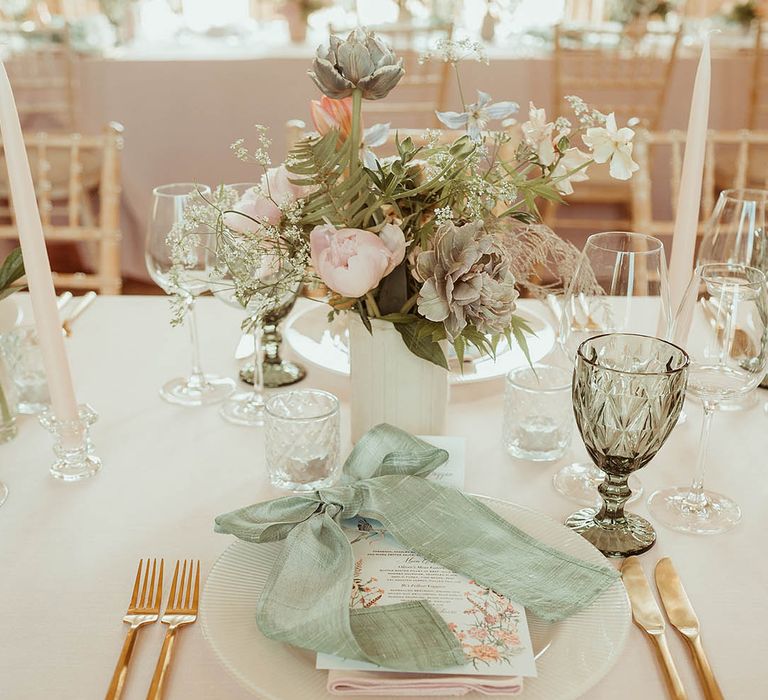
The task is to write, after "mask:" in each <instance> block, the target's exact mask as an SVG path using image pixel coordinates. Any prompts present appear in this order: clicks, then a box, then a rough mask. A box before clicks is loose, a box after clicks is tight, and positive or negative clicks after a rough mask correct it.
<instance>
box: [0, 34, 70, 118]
mask: <svg viewBox="0 0 768 700" xmlns="http://www.w3.org/2000/svg"><path fill="white" fill-rule="evenodd" d="M4 33H5V34H6V36H7V35H9V34H13V35H14V38H15V39H16V41H15V42H13V45H14V46H15V47H16V48H14V50H13V51H12V53H11V54H10V56H9V57H8V58H7V59H6V60H5V62H4V63H5V67H6V70H7V71H8V78H9V80H10V82H11V87H12V88H13V93H14V96H15V97H16V106H17V109H18V112H19V119H20V120H21V124H22V127H23V128H24V129H25V130H30V129H45V130H46V131H62V132H70V131H73V130H75V129H76V128H77V114H76V105H77V94H78V85H77V78H76V71H75V66H74V52H73V51H72V48H71V46H70V42H69V31H68V29H67V28H66V27H33V28H31V29H27V28H25V26H24V25H18V26H17V27H15V28H9V27H8V26H6V27H5V28H4Z"/></svg>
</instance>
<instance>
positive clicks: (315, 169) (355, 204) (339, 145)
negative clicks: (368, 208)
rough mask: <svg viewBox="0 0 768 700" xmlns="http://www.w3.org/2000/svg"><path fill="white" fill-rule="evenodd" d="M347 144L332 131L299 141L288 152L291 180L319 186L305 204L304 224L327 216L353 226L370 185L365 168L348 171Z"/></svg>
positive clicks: (348, 143)
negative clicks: (352, 171) (292, 175)
mask: <svg viewBox="0 0 768 700" xmlns="http://www.w3.org/2000/svg"><path fill="white" fill-rule="evenodd" d="M350 143H351V140H350V139H347V140H342V139H341V138H340V137H339V133H338V132H337V131H335V130H334V131H329V132H328V133H327V134H326V135H325V136H323V137H321V138H316V139H305V140H303V141H300V142H299V143H298V144H297V145H296V146H295V147H294V148H293V150H292V151H291V157H290V159H289V163H290V165H289V166H288V169H289V170H290V172H291V173H293V174H294V175H296V176H297V177H296V178H295V179H294V180H293V182H294V183H295V184H297V185H307V186H314V185H318V189H317V190H316V191H315V192H313V193H312V194H311V195H309V196H308V197H307V199H306V201H305V203H304V207H303V209H302V217H301V220H302V224H303V225H304V226H306V227H313V226H318V225H322V224H324V223H326V219H328V220H329V221H332V222H333V223H334V224H335V225H336V226H355V223H354V221H355V219H356V214H357V212H359V210H360V209H361V207H363V206H364V205H365V203H366V202H367V200H368V198H369V195H370V194H371V187H370V180H369V177H368V176H367V173H366V171H364V170H362V169H360V170H357V171H356V172H355V173H354V174H351V175H350V174H349V173H347V165H348V164H349V149H350V148H351V146H350Z"/></svg>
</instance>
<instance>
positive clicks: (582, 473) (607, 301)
mask: <svg viewBox="0 0 768 700" xmlns="http://www.w3.org/2000/svg"><path fill="white" fill-rule="evenodd" d="M671 328H672V312H671V306H670V301H669V287H668V281H667V262H666V258H665V256H664V245H663V244H662V242H661V241H660V240H658V239H657V238H653V237H652V236H646V235H645V234H641V233H629V232H622V231H608V232H605V233H595V234H593V235H591V236H590V237H589V238H588V239H587V242H586V244H585V245H584V249H583V251H582V253H581V257H580V258H579V262H578V264H577V267H576V270H575V271H574V274H573V277H572V278H571V282H570V284H569V286H568V289H567V291H566V294H565V297H564V303H563V311H562V316H561V323H560V333H559V338H558V340H559V344H560V347H561V348H562V349H563V351H564V353H565V355H566V357H567V359H568V361H569V362H571V363H574V362H576V351H577V349H578V347H579V345H580V344H581V343H582V342H583V341H584V340H586V339H587V338H591V337H594V336H596V335H601V334H604V333H618V332H621V333H640V334H643V335H651V336H661V337H668V336H669V334H670V332H671ZM604 478H605V476H604V474H603V473H602V472H601V471H600V470H599V469H598V468H597V467H595V465H594V464H591V463H587V462H574V463H571V464H568V465H566V466H565V467H563V468H562V469H560V470H559V471H558V472H557V473H556V474H555V476H554V485H555V488H556V489H557V491H558V492H559V493H561V494H562V495H564V496H566V497H567V498H570V499H571V500H573V501H575V502H576V503H581V504H584V505H594V504H595V503H596V502H599V495H598V493H597V487H598V486H599V485H600V484H601V483H602V482H603V480H604ZM630 485H631V487H632V500H634V499H636V498H638V497H639V495H640V493H641V492H642V486H641V485H640V482H639V480H637V478H636V477H634V476H633V477H632V479H631V481H630Z"/></svg>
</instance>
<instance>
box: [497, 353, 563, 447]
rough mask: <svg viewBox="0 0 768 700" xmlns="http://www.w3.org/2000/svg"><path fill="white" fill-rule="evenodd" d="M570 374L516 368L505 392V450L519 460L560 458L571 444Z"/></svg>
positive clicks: (540, 367)
mask: <svg viewBox="0 0 768 700" xmlns="http://www.w3.org/2000/svg"><path fill="white" fill-rule="evenodd" d="M572 432H573V411H572V409H571V372H569V371H568V370H566V369H564V368H562V367H557V366H555V365H545V364H538V365H534V366H533V367H520V368H518V369H513V370H512V371H511V372H510V373H509V374H508V375H507V383H506V389H505V392H504V428H503V439H504V447H506V449H507V452H509V454H511V455H512V456H513V457H517V458H518V459H528V460H531V461H534V462H548V461H552V460H556V459H559V458H560V457H562V456H563V455H564V454H565V451H566V450H567V449H568V446H569V445H570V443H571V434H572Z"/></svg>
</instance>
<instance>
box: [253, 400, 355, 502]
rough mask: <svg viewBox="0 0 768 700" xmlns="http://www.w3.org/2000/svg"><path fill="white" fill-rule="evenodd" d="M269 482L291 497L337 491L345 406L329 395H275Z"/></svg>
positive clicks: (268, 439)
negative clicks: (334, 486)
mask: <svg viewBox="0 0 768 700" xmlns="http://www.w3.org/2000/svg"><path fill="white" fill-rule="evenodd" d="M266 414H267V419H266V435H265V449H266V458H267V470H268V473H269V480H270V482H271V483H272V485H273V486H276V487H277V488H280V489H287V490H290V491H315V490H317V489H320V488H325V487H328V486H331V485H332V484H333V483H334V482H335V481H336V479H337V477H338V475H339V470H340V468H341V460H340V453H341V438H340V432H339V422H340V421H339V400H338V399H337V398H336V397H335V396H334V395H333V394H329V393H328V392H326V391H320V390H317V389H302V390H297V391H287V392H284V393H280V394H275V395H274V396H272V397H270V398H269V400H268V401H267V403H266Z"/></svg>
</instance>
